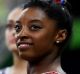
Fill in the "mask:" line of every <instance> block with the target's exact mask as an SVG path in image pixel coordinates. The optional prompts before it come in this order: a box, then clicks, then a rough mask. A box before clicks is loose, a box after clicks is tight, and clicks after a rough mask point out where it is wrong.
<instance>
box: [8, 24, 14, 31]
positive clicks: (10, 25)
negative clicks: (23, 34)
mask: <svg viewBox="0 0 80 74" xmlns="http://www.w3.org/2000/svg"><path fill="white" fill-rule="evenodd" d="M6 28H8V29H10V30H12V29H13V28H14V25H13V24H7V25H6Z"/></svg>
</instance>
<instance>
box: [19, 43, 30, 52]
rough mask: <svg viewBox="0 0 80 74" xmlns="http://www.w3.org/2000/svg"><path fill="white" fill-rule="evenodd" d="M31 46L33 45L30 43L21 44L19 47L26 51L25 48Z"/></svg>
mask: <svg viewBox="0 0 80 74" xmlns="http://www.w3.org/2000/svg"><path fill="white" fill-rule="evenodd" d="M30 46H31V45H29V44H21V45H19V46H18V49H19V50H20V51H25V50H28V49H29V48H30Z"/></svg>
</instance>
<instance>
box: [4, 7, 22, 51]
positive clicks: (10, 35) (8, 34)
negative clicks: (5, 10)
mask: <svg viewBox="0 0 80 74" xmlns="http://www.w3.org/2000/svg"><path fill="white" fill-rule="evenodd" d="M20 12H21V9H20V8H16V9H15V10H13V11H12V12H11V13H10V14H9V16H8V21H7V28H6V30H5V39H6V44H7V46H8V48H9V49H10V50H11V51H16V50H17V47H16V43H15V37H14V25H15V20H16V18H17V17H18V16H19V14H20Z"/></svg>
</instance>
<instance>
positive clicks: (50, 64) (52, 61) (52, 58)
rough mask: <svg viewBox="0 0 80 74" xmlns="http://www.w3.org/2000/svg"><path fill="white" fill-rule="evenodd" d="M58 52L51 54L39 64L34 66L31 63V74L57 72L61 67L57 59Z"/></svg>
mask: <svg viewBox="0 0 80 74" xmlns="http://www.w3.org/2000/svg"><path fill="white" fill-rule="evenodd" d="M56 54H58V53H57V50H56V51H54V52H53V53H52V52H51V53H50V54H48V55H47V56H46V57H44V58H43V59H41V60H40V61H39V62H38V63H37V64H34V65H32V64H31V63H30V72H31V73H30V74H41V73H44V72H47V71H51V70H55V71H56V68H57V66H58V65H59V62H60V61H59V60H58V57H57V55H56Z"/></svg>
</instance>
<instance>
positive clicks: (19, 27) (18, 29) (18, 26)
mask: <svg viewBox="0 0 80 74" xmlns="http://www.w3.org/2000/svg"><path fill="white" fill-rule="evenodd" d="M14 28H15V30H16V32H17V33H18V32H20V30H21V28H22V27H21V26H20V25H19V24H16V25H15V27H14Z"/></svg>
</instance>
